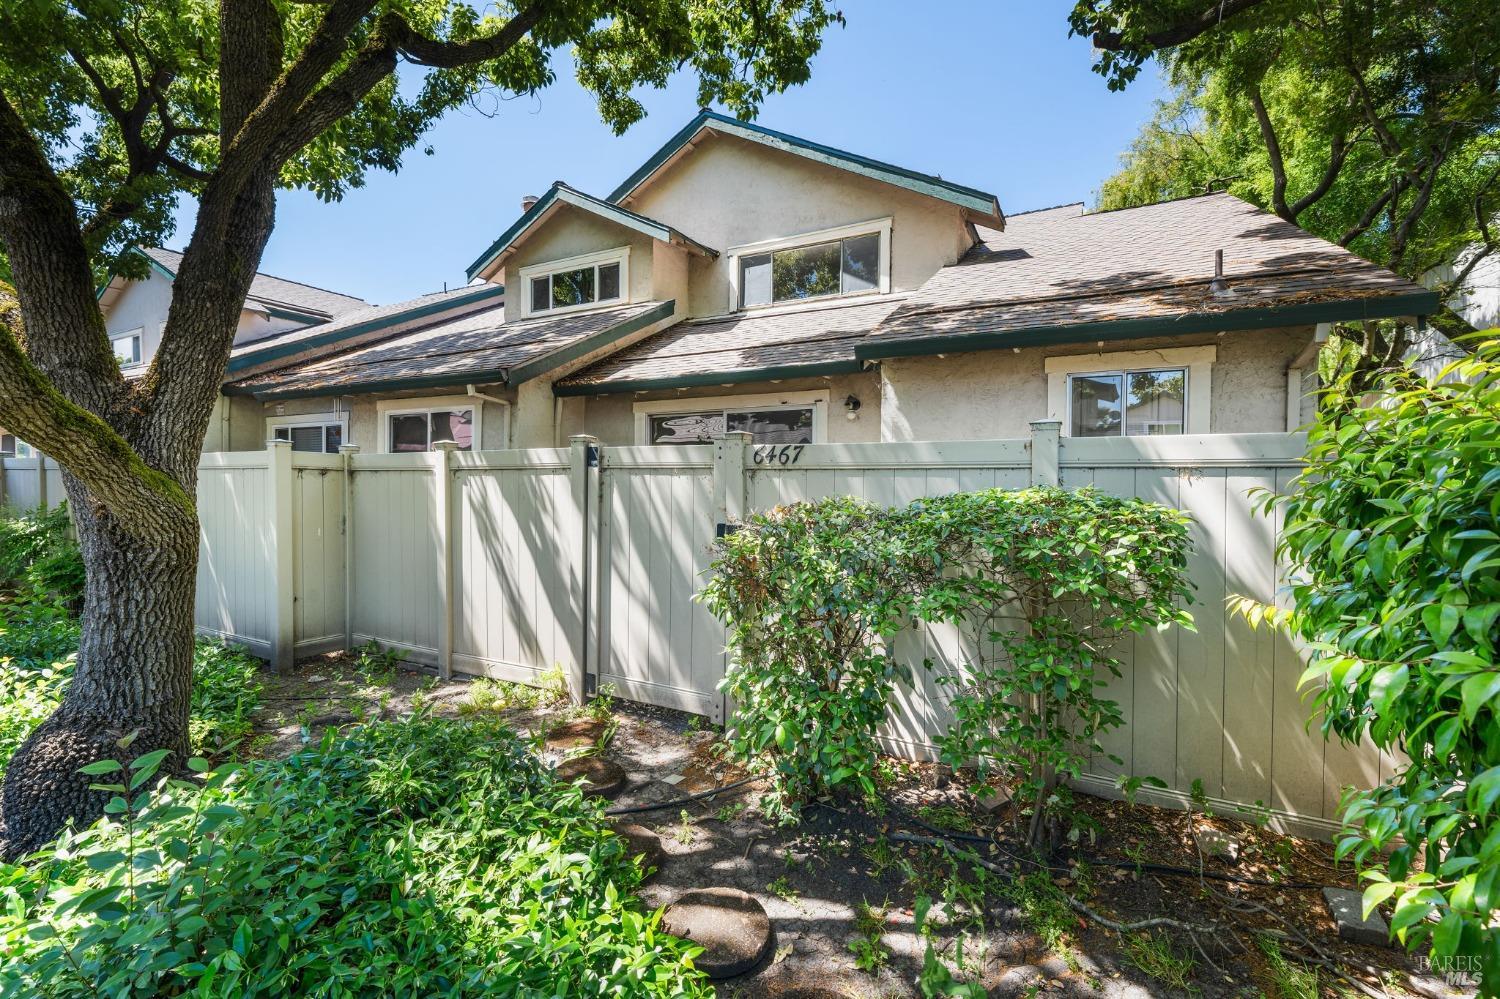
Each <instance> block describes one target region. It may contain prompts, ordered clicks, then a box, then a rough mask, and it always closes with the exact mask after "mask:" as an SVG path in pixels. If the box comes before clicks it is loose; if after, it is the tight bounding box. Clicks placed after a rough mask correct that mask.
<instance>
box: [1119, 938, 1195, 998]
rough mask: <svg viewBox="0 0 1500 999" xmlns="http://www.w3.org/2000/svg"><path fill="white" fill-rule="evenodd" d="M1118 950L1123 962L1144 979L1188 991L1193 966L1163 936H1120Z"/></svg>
mask: <svg viewBox="0 0 1500 999" xmlns="http://www.w3.org/2000/svg"><path fill="white" fill-rule="evenodd" d="M1120 947H1121V949H1122V950H1123V951H1124V952H1125V959H1126V960H1127V961H1129V962H1130V963H1131V964H1132V965H1134V966H1135V967H1136V968H1138V969H1140V971H1141V972H1142V973H1144V974H1145V975H1147V976H1149V977H1151V978H1154V979H1156V980H1157V981H1158V982H1161V983H1162V984H1163V985H1170V986H1171V987H1172V988H1174V989H1180V990H1182V991H1191V990H1192V981H1193V970H1194V968H1195V967H1196V964H1197V962H1195V961H1194V960H1193V956H1192V955H1191V954H1185V953H1182V952H1181V951H1179V950H1177V948H1176V947H1173V946H1172V941H1171V939H1170V938H1169V937H1168V936H1167V935H1166V934H1164V933H1124V934H1121V937H1120Z"/></svg>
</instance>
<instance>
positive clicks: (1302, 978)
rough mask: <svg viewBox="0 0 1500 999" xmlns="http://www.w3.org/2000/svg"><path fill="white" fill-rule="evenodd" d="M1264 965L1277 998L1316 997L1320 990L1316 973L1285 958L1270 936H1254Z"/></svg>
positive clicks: (1298, 998)
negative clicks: (1262, 956)
mask: <svg viewBox="0 0 1500 999" xmlns="http://www.w3.org/2000/svg"><path fill="white" fill-rule="evenodd" d="M1256 943H1258V944H1259V945H1260V950H1261V953H1263V954H1265V955H1266V967H1267V969H1268V970H1269V971H1270V974H1271V986H1272V991H1273V992H1275V994H1276V995H1277V996H1278V997H1279V999H1318V997H1319V994H1320V992H1321V990H1320V988H1319V985H1318V973H1317V972H1316V971H1313V970H1312V969H1310V968H1304V967H1303V966H1302V965H1300V964H1295V963H1293V962H1291V961H1288V960H1287V959H1286V956H1285V955H1283V954H1282V953H1281V947H1280V946H1279V945H1278V944H1277V943H1276V941H1275V940H1272V939H1271V938H1270V937H1265V936H1262V937H1256Z"/></svg>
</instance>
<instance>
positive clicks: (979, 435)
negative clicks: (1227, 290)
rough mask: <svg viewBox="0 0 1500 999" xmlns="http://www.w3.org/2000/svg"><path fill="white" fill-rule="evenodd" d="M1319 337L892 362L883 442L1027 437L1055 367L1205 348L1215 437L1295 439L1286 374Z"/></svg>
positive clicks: (1280, 332)
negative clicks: (1067, 360) (1210, 360)
mask: <svg viewBox="0 0 1500 999" xmlns="http://www.w3.org/2000/svg"><path fill="white" fill-rule="evenodd" d="M1312 335H1313V328H1312V327H1310V326H1306V327H1293V328H1288V329H1274V330H1251V331H1245V332H1234V333H1226V334H1224V335H1222V336H1214V335H1212V334H1208V335H1203V336H1189V337H1161V338H1155V339H1149V340H1128V341H1116V342H1106V343H1105V345H1104V346H1103V347H1102V348H1101V347H1098V346H1093V345H1091V346H1090V347H1083V346H1080V345H1073V346H1057V347H1023V348H1021V349H1020V350H1019V351H1010V350H988V351H978V352H973V353H964V354H949V355H947V356H946V357H944V358H939V357H913V358H896V359H891V360H887V361H885V362H884V363H883V364H882V365H881V376H882V385H881V416H882V419H881V439H883V440H888V441H924V440H982V439H986V438H1016V437H1025V436H1027V434H1028V433H1029V432H1030V426H1029V425H1030V423H1031V421H1032V420H1040V419H1045V418H1046V416H1047V375H1046V373H1045V371H1044V368H1043V364H1044V360H1045V359H1046V358H1047V357H1051V356H1056V355H1078V354H1101V353H1102V354H1104V355H1107V354H1108V353H1110V352H1111V351H1123V350H1150V349H1154V348H1160V347H1186V346H1192V345H1198V344H1212V345H1214V346H1215V347H1216V348H1217V356H1216V359H1215V361H1214V365H1213V374H1212V394H1211V400H1210V432H1211V433H1216V434H1223V433H1272V432H1281V431H1284V430H1286V393H1287V378H1286V370H1287V366H1288V365H1289V363H1290V362H1291V360H1292V359H1293V358H1295V357H1296V356H1297V354H1298V353H1299V352H1300V351H1301V350H1302V348H1303V346H1304V345H1305V344H1307V343H1308V341H1309V340H1311V339H1312ZM1108 364H1109V362H1108V359H1107V356H1106V357H1104V358H1101V367H1107V366H1108Z"/></svg>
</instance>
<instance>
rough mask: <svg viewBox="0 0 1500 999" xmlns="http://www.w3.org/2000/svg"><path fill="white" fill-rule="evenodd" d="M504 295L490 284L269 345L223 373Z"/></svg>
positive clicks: (501, 288)
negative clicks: (450, 298)
mask: <svg viewBox="0 0 1500 999" xmlns="http://www.w3.org/2000/svg"><path fill="white" fill-rule="evenodd" d="M504 294H505V286H504V285H503V284H492V285H488V286H486V287H483V288H479V289H476V290H475V291H474V292H473V293H470V294H465V295H464V296H463V297H462V298H459V299H458V300H457V301H442V302H432V303H429V304H427V305H423V306H417V307H415V308H411V309H406V310H404V311H402V312H397V313H394V314H392V315H390V316H383V317H381V318H380V319H371V320H367V321H366V322H363V323H355V324H354V325H352V326H344V327H340V328H339V329H336V330H332V331H330V332H328V333H325V334H321V335H320V334H313V335H312V336H307V337H302V338H300V339H298V340H295V341H292V342H290V343H271V344H268V345H267V346H266V348H265V349H264V350H261V351H257V352H255V353H247V354H241V355H240V356H238V357H231V358H230V359H229V365H228V366H227V367H226V368H225V372H226V373H233V372H236V371H246V370H248V369H250V368H256V367H260V366H261V365H263V364H271V363H273V362H275V361H279V360H282V359H283V358H287V357H291V356H292V355H294V354H300V353H303V352H304V351H309V350H316V349H317V348H319V347H326V346H328V345H329V344H333V343H337V342H339V341H340V340H346V339H348V338H350V337H355V336H361V335H363V334H365V333H375V332H378V331H380V330H381V329H384V328H386V327H388V326H398V325H400V324H401V323H406V322H411V321H412V320H414V319H426V318H427V317H429V316H433V315H437V314H439V313H442V312H446V311H448V310H450V309H457V308H461V307H463V306H465V305H474V304H477V303H480V302H487V301H489V300H490V299H492V298H497V297H499V296H502V295H504ZM288 332H296V331H288Z"/></svg>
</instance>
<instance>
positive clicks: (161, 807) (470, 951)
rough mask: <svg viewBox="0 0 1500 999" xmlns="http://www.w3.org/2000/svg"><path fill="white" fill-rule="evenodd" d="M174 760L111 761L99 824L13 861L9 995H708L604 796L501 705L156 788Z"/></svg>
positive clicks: (1, 988) (5, 877)
mask: <svg viewBox="0 0 1500 999" xmlns="http://www.w3.org/2000/svg"><path fill="white" fill-rule="evenodd" d="M159 762H160V757H159V754H149V755H148V756H146V757H142V758H141V759H139V760H137V761H136V762H135V763H134V764H132V767H131V770H130V771H129V772H128V773H127V772H125V771H123V770H122V771H118V772H115V773H113V774H111V775H109V776H107V777H105V779H107V780H110V781H113V782H116V783H115V784H114V786H113V790H114V792H115V795H116V798H115V800H114V801H113V802H112V804H111V806H110V808H109V809H108V810H107V811H108V815H107V817H106V818H105V819H104V820H103V821H101V823H99V824H97V825H95V826H94V827H92V828H90V829H88V830H85V831H82V832H78V833H74V834H65V835H64V836H63V837H61V838H60V839H59V840H58V842H57V844H56V845H55V847H54V848H52V849H51V850H49V851H44V852H42V853H39V854H37V855H35V856H33V857H32V858H31V859H30V860H29V861H28V862H27V863H26V864H25V865H22V866H0V896H3V897H4V898H5V899H6V904H5V905H4V906H0V947H3V949H4V951H5V953H6V955H7V960H6V962H5V964H4V967H3V968H0V992H17V993H24V994H27V995H42V996H56V997H66V996H121V995H127V994H129V995H141V994H160V995H175V994H182V993H187V992H191V993H192V994H193V995H202V996H281V995H299V996H356V995H360V996H364V995H368V996H384V995H479V994H484V995H506V996H519V997H542V996H548V997H550V996H561V995H580V996H603V995H630V996H708V995H711V992H710V991H709V989H708V988H707V987H706V986H705V985H703V984H702V983H701V979H700V977H699V976H698V974H697V973H696V972H694V971H693V970H692V965H691V955H692V954H693V953H694V950H693V949H691V948H690V947H689V946H688V945H686V944H685V943H684V942H683V941H680V940H677V939H675V938H673V937H671V936H669V935H667V934H666V933H664V932H663V931H662V930H661V928H660V923H659V919H660V916H659V914H655V915H648V914H645V913H642V912H640V911H639V910H638V909H637V907H636V906H635V904H634V903H633V902H632V901H631V896H630V894H629V892H630V890H631V889H632V888H633V887H634V886H635V885H636V884H637V883H638V881H639V879H640V871H639V868H638V867H637V866H636V864H635V862H634V861H633V860H631V859H630V858H629V857H628V856H627V855H626V849H625V846H624V844H623V842H622V841H621V840H619V839H618V838H617V837H616V836H615V835H614V834H613V833H612V832H610V831H609V830H608V828H607V826H606V825H605V824H604V821H603V817H602V815H601V813H600V806H599V805H598V804H596V803H593V802H590V801H587V800H585V799H583V798H582V797H581V795H580V792H579V791H578V789H577V788H575V787H572V786H569V785H565V784H560V783H557V782H556V781H555V780H554V779H553V777H552V775H551V773H550V771H548V770H547V769H545V768H544V767H543V766H542V765H541V764H540V763H539V762H538V761H537V759H536V758H535V757H534V756H533V755H532V754H530V753H528V752H527V751H526V750H525V748H524V746H523V744H522V743H521V742H520V740H518V739H517V737H516V736H515V735H514V733H512V732H511V731H510V730H509V729H506V728H505V727H503V726H502V725H500V724H499V723H498V722H494V721H488V720H478V721H473V722H461V721H442V720H437V719H433V718H431V717H425V716H418V717H415V718H413V719H411V720H410V721H406V722H388V723H382V724H377V725H371V726H368V727H363V728H359V729H352V730H346V732H345V733H344V734H342V735H339V734H336V733H334V732H332V731H330V732H329V733H328V734H327V735H325V737H324V739H323V742H322V744H321V745H319V746H317V747H313V748H310V749H308V750H305V751H304V752H302V753H300V754H298V755H296V756H293V757H291V758H289V759H286V760H280V761H274V762H267V761H261V762H256V763H252V764H250V765H249V766H247V767H245V768H243V769H234V768H231V769H224V770H219V771H217V772H214V773H211V774H208V775H207V776H206V779H205V780H204V781H203V783H202V786H199V785H198V784H195V783H191V782H184V781H173V780H166V781H160V782H157V783H156V784H155V785H154V790H150V788H151V787H152V784H151V782H152V780H153V777H154V768H155V766H156V765H158V764H159ZM106 766H107V764H106ZM197 766H199V767H200V768H201V767H202V766H204V765H203V764H201V762H200V763H199V764H198V765H197ZM92 769H93V772H95V773H99V774H100V775H101V776H105V769H106V767H101V766H96V767H95V768H92ZM127 776H128V778H129V779H128V780H126V777H127ZM127 798H129V799H131V800H130V801H129V803H128V804H127Z"/></svg>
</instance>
